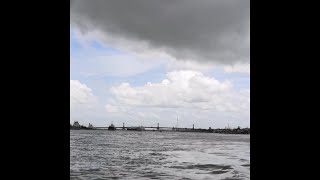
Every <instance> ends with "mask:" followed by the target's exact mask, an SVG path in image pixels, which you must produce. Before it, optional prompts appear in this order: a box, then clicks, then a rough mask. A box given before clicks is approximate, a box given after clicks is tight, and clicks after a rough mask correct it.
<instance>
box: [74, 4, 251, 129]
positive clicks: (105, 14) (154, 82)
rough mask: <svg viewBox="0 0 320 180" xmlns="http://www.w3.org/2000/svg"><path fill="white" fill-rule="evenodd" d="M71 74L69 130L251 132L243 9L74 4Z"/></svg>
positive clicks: (246, 16) (245, 8)
mask: <svg viewBox="0 0 320 180" xmlns="http://www.w3.org/2000/svg"><path fill="white" fill-rule="evenodd" d="M70 67H71V69H70V112H71V113H70V123H73V122H74V121H79V123H80V124H83V125H86V126H87V125H88V124H89V123H91V124H93V126H109V125H110V124H111V122H113V123H114V124H115V125H116V126H122V123H125V125H126V126H137V125H143V126H156V125H157V123H159V124H160V126H165V127H192V125H193V124H194V126H195V128H209V127H211V128H224V127H227V126H229V127H238V126H240V127H250V8H249V1H247V0H238V1H233V0H229V1H225V0H215V1H212V0H199V1H194V0H162V1H157V0H136V1H134V3H133V1H130V0H108V1H104V0H91V1H85V0H77V1H71V9H70Z"/></svg>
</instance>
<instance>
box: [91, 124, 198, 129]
mask: <svg viewBox="0 0 320 180" xmlns="http://www.w3.org/2000/svg"><path fill="white" fill-rule="evenodd" d="M132 127H137V126H130V127H129V126H124V123H123V126H116V127H115V128H116V129H123V130H125V129H128V128H132ZM143 127H144V128H145V129H157V130H160V129H174V130H194V125H193V127H192V128H174V127H160V126H159V123H158V125H157V126H146V127H145V126H143ZM94 128H95V129H108V127H94Z"/></svg>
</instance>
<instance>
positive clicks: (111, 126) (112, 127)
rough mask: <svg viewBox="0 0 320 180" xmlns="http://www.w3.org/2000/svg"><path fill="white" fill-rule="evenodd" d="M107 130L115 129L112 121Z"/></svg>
mask: <svg viewBox="0 0 320 180" xmlns="http://www.w3.org/2000/svg"><path fill="white" fill-rule="evenodd" d="M108 130H110V131H114V130H116V127H115V126H114V125H113V123H111V125H110V126H109V127H108Z"/></svg>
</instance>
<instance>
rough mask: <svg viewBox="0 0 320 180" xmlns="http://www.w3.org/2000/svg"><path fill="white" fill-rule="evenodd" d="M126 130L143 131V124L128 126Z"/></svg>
mask: <svg viewBox="0 0 320 180" xmlns="http://www.w3.org/2000/svg"><path fill="white" fill-rule="evenodd" d="M127 130H128V131H144V130H145V129H144V127H143V126H137V127H128V128H127Z"/></svg>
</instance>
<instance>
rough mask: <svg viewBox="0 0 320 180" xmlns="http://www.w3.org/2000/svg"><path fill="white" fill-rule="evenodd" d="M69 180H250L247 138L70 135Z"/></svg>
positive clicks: (127, 133)
mask: <svg viewBox="0 0 320 180" xmlns="http://www.w3.org/2000/svg"><path fill="white" fill-rule="evenodd" d="M70 134H71V137H70V179H250V136H249V135H223V134H214V133H191V132H157V131H155V132H145V131H144V132H137V131H106V130H95V131H88V130H72V131H70Z"/></svg>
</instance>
